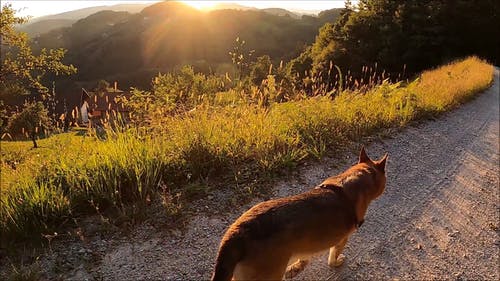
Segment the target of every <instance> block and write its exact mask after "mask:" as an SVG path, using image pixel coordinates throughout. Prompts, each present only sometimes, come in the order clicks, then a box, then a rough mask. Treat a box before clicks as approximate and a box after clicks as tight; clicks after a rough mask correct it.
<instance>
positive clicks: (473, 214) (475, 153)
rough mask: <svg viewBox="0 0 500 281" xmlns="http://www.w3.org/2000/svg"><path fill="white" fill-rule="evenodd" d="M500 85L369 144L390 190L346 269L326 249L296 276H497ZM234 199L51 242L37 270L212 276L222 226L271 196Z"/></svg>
mask: <svg viewBox="0 0 500 281" xmlns="http://www.w3.org/2000/svg"><path fill="white" fill-rule="evenodd" d="M499 89H500V87H499V79H498V70H497V71H496V75H495V83H494V85H493V86H492V87H491V88H490V89H489V90H488V91H486V92H484V93H482V94H480V95H479V96H478V97H477V98H476V99H474V100H472V101H471V102H469V103H467V104H465V105H463V106H462V107H460V108H459V109H456V110H454V111H451V112H449V113H447V114H445V115H443V116H441V117H440V118H438V119H437V120H432V121H425V122H422V123H420V124H418V125H414V126H410V127H408V128H407V129H404V130H402V131H401V132H399V133H397V134H396V135H393V136H392V138H385V139H382V140H378V141H375V142H373V143H372V144H370V145H368V146H367V151H368V154H369V155H370V156H372V157H373V158H378V157H380V156H382V155H383V153H385V152H388V153H389V161H388V164H387V177H388V179H387V188H386V191H385V193H384V195H383V196H381V197H380V198H379V199H378V200H377V201H375V202H374V203H372V205H371V206H370V208H369V209H368V214H367V216H366V218H365V223H364V224H363V226H362V227H361V228H360V229H359V231H358V232H356V233H355V234H354V235H353V236H351V239H350V241H349V242H348V244H347V247H346V250H345V255H346V257H347V258H346V262H345V263H344V265H342V266H341V267H340V268H338V269H335V270H331V269H329V268H328V266H327V262H326V259H327V254H326V253H324V254H321V255H318V257H316V258H315V259H314V260H313V262H312V263H311V264H310V265H309V266H308V268H307V269H306V270H305V271H304V272H303V273H301V274H299V275H298V276H296V277H295V278H294V279H295V280H318V279H322V280H339V279H341V280H344V279H347V280H351V279H352V280H367V279H371V280H373V279H375V280H388V279H392V280H410V279H411V280H416V279H418V280H423V279H425V280H429V279H474V280H477V279H486V280H499V279H500V271H499V264H500V240H499V234H500V230H499V227H500V204H499V203H500V201H499V199H500V197H499V196H500V190H499V188H500V187H499ZM339 158H343V159H344V161H340V162H339ZM355 159H356V155H355V153H354V152H349V153H345V154H343V156H339V157H335V158H332V159H325V160H323V161H321V162H319V163H316V164H312V163H308V164H307V165H303V166H301V167H300V168H299V169H298V171H297V172H295V173H294V174H293V176H290V177H289V178H287V179H284V180H282V181H280V182H278V183H277V184H276V185H275V187H274V188H273V189H272V194H270V195H269V196H268V198H275V197H282V196H287V195H292V194H296V193H299V192H302V191H305V190H307V189H308V188H311V187H313V186H314V185H316V184H318V183H320V182H321V181H322V180H323V179H325V178H326V177H328V176H330V175H334V174H337V173H339V172H341V171H343V170H345V169H346V168H347V167H348V166H349V165H350V164H351V163H354V162H355ZM339 163H340V164H339ZM228 196H229V197H230V196H231V193H230V192H229V193H226V194H220V192H214V193H213V194H211V195H210V197H209V200H202V201H199V202H198V203H196V204H194V205H193V208H194V209H195V211H194V213H195V215H193V216H191V217H190V218H189V220H188V221H186V225H184V226H183V227H181V228H179V229H178V230H175V231H171V230H165V229H158V228H157V227H155V226H154V224H153V223H151V222H149V221H146V222H144V223H141V224H139V225H137V226H134V227H133V228H132V229H131V230H130V231H129V232H127V234H126V235H125V234H116V233H115V234H114V235H111V236H109V235H100V234H99V233H98V232H95V233H93V234H88V233H87V235H85V234H82V235H83V236H85V237H84V238H82V239H68V241H55V242H54V243H52V244H51V247H50V249H47V251H46V253H44V254H42V255H40V256H39V257H38V258H37V259H36V260H35V261H34V262H33V266H36V267H37V268H38V269H37V270H39V271H40V272H41V277H43V278H46V279H58V278H61V279H65V280H85V279H88V280H94V279H97V280H101V279H104V280H141V279H142V280H145V279H147V280H152V279H155V280H156V279H161V280H206V279H209V278H210V275H211V272H212V269H213V265H214V261H215V257H216V253H217V248H218V245H219V241H220V238H221V237H222V235H223V233H224V231H225V229H226V228H227V227H228V225H229V224H230V223H231V222H232V221H233V220H234V219H236V218H237V217H238V216H239V215H240V214H241V213H242V212H243V211H245V210H246V209H248V208H249V207H250V206H252V205H253V204H255V203H256V202H260V201H262V200H264V199H266V198H255V199H253V200H252V201H251V202H248V203H247V204H245V205H243V206H237V205H236V207H234V208H233V209H232V210H230V211H220V210H218V203H217V201H218V200H229V199H228V198H227V197H228ZM221 197H225V198H223V199H221ZM3 270H5V264H4V268H3Z"/></svg>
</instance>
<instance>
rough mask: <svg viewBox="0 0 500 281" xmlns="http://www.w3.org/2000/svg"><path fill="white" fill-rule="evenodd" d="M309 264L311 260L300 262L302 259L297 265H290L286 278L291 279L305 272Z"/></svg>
mask: <svg viewBox="0 0 500 281" xmlns="http://www.w3.org/2000/svg"><path fill="white" fill-rule="evenodd" d="M308 264H309V260H300V259H299V260H297V261H296V262H295V263H293V264H291V265H289V266H288V267H287V268H286V272H285V278H286V279H290V278H293V277H295V276H297V274H299V273H301V272H302V271H304V269H305V268H306V266H307V265H308Z"/></svg>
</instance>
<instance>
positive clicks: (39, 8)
mask: <svg viewBox="0 0 500 281" xmlns="http://www.w3.org/2000/svg"><path fill="white" fill-rule="evenodd" d="M154 2H158V1H134V0H129V1H123V0H115V1H85V0H80V1H63V0H59V1H25V0H10V1H5V0H2V1H1V3H2V6H3V5H5V4H7V3H8V4H12V7H13V8H14V9H15V10H18V11H19V12H18V13H17V15H19V16H32V17H40V16H45V15H53V14H59V13H63V12H67V11H72V10H77V9H82V8H87V7H93V6H110V5H116V4H124V3H154ZM182 2H185V3H186V4H189V5H191V6H193V7H195V8H206V7H209V6H213V5H215V4H217V3H224V2H225V3H237V4H240V5H244V6H250V7H256V8H270V7H273V8H284V9H288V10H308V11H322V10H327V9H332V8H340V7H343V6H344V1H343V0H323V1H262V0H261V1H182Z"/></svg>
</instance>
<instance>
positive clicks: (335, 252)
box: [328, 237, 347, 268]
mask: <svg viewBox="0 0 500 281" xmlns="http://www.w3.org/2000/svg"><path fill="white" fill-rule="evenodd" d="M346 243H347V237H346V238H344V239H342V240H341V241H340V242H339V243H338V244H337V245H335V246H333V247H331V248H330V255H329V256H328V266H330V267H331V268H333V267H338V266H341V265H342V264H343V263H344V260H345V256H344V255H342V251H343V250H344V247H345V244H346Z"/></svg>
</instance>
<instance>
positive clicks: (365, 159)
mask: <svg viewBox="0 0 500 281" xmlns="http://www.w3.org/2000/svg"><path fill="white" fill-rule="evenodd" d="M370 161H371V160H370V157H368V155H367V154H366V151H365V147H364V146H362V147H361V151H360V152H359V162H358V163H369V162H370Z"/></svg>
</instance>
